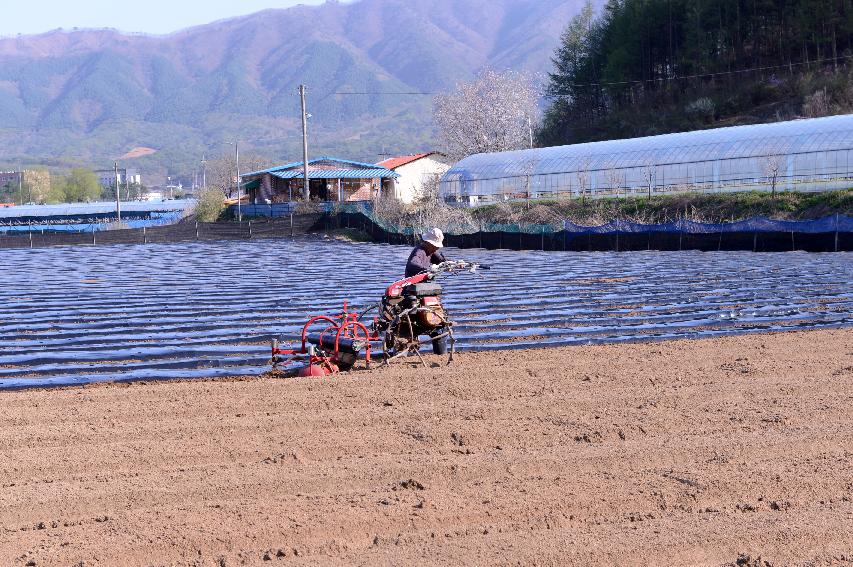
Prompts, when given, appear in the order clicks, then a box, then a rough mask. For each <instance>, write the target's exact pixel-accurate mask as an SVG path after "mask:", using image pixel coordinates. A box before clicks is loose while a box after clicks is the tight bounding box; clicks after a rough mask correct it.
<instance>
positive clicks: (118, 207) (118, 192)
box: [114, 162, 121, 223]
mask: <svg viewBox="0 0 853 567" xmlns="http://www.w3.org/2000/svg"><path fill="white" fill-rule="evenodd" d="M114 165H115V173H116V222H117V223H119V222H121V185H119V181H118V162H114Z"/></svg>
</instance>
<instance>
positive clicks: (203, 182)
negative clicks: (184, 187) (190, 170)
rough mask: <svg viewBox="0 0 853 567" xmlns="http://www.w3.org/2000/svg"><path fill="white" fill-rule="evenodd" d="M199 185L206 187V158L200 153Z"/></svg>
mask: <svg viewBox="0 0 853 567" xmlns="http://www.w3.org/2000/svg"><path fill="white" fill-rule="evenodd" d="M201 186H202V188H203V189H207V159H205V157H204V154H201Z"/></svg>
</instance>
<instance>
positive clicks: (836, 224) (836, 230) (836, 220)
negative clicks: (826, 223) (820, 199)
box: [835, 213, 838, 252]
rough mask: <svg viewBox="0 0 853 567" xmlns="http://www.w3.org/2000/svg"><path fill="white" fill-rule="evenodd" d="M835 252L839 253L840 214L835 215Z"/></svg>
mask: <svg viewBox="0 0 853 567" xmlns="http://www.w3.org/2000/svg"><path fill="white" fill-rule="evenodd" d="M835 251H836V252H838V213H835Z"/></svg>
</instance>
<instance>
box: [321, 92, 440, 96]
mask: <svg viewBox="0 0 853 567" xmlns="http://www.w3.org/2000/svg"><path fill="white" fill-rule="evenodd" d="M330 94H333V95H404V96H433V95H437V94H441V93H428V92H397V93H381V92H334V93H330Z"/></svg>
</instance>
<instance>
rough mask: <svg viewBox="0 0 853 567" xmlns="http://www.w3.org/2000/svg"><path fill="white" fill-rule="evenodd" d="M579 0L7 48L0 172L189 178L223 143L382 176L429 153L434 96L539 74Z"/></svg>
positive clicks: (430, 2) (68, 35) (328, 9)
mask: <svg viewBox="0 0 853 567" xmlns="http://www.w3.org/2000/svg"><path fill="white" fill-rule="evenodd" d="M582 4H583V0H420V1H413V0H359V1H356V2H352V3H341V2H336V1H332V0H330V1H328V2H327V3H325V4H323V5H320V6H297V7H293V8H287V9H276V10H266V11H263V12H259V13H256V14H252V15H250V16H245V17H239V18H233V19H229V20H223V21H218V22H214V23H211V24H207V25H203V26H198V27H193V28H189V29H186V30H183V31H179V32H176V33H173V34H169V35H164V36H149V35H141V34H126V33H121V32H118V31H115V30H73V31H64V30H56V31H52V32H48V33H45V34H40V35H34V36H18V37H15V38H0V167H2V166H3V165H4V164H5V165H14V164H16V163H18V162H23V163H31V164H36V163H41V164H44V165H48V166H53V167H57V168H63V167H70V166H76V165H85V166H90V167H108V166H110V165H111V162H112V160H114V159H117V158H119V157H120V156H123V155H126V154H127V153H128V152H133V150H134V149H135V148H151V149H153V150H156V151H155V152H152V151H149V150H146V151H141V152H136V153H131V154H130V155H137V154H141V155H142V157H138V158H135V159H134V160H133V161H132V162H131V161H130V160H127V161H128V163H127V164H126V165H128V166H132V167H137V168H139V169H142V170H143V171H144V172H151V173H154V172H157V173H158V174H164V175H165V174H170V175H178V174H186V173H188V172H189V171H192V169H193V168H195V167H196V166H197V164H198V162H199V160H200V159H201V156H202V154H207V156H208V157H209V156H215V155H217V154H222V153H225V152H228V151H231V150H230V147H229V146H228V145H227V143H226V142H229V141H234V140H240V143H241V147H242V148H244V149H245V150H246V151H251V152H253V153H257V154H260V155H265V156H268V157H269V158H270V159H274V160H282V161H288V160H291V159H294V158H295V159H299V157H300V156H301V151H300V147H301V129H300V128H301V126H300V111H299V96H298V85H300V84H305V85H307V106H308V112H309V113H310V114H311V119H310V123H309V130H310V141H311V152H312V154H313V155H319V154H334V155H340V156H342V157H348V158H352V159H359V160H367V161H378V160H379V159H381V157H380V156H381V155H382V154H405V153H411V152H415V151H419V150H425V149H431V148H432V147H434V145H435V143H436V142H435V130H434V128H433V125H432V121H431V107H432V96H433V94H434V93H438V92H442V91H446V90H448V89H451V88H452V87H453V86H454V85H455V84H456V83H457V82H458V81H460V80H467V79H470V78H471V77H472V76H474V75H475V74H476V73H477V72H478V71H479V70H481V69H483V68H485V67H491V68H494V69H516V70H527V71H530V72H531V73H534V74H543V75H544V73H546V72H547V71H548V70H549V69H550V66H551V57H552V56H553V53H554V50H555V48H556V46H557V43H558V41H559V36H560V33H561V31H562V30H563V28H564V27H565V25H566V24H567V23H568V22H569V20H570V19H571V17H572V16H573V15H574V14H576V13H577V12H578V11H579V10H580V7H581V5H582Z"/></svg>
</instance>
